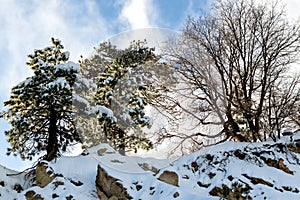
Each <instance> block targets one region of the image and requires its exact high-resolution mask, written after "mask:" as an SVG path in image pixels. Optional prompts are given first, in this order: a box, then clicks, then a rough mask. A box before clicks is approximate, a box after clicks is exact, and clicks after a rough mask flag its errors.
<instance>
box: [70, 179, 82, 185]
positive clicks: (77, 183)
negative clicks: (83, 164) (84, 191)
mask: <svg viewBox="0 0 300 200" xmlns="http://www.w3.org/2000/svg"><path fill="white" fill-rule="evenodd" d="M70 182H71V183H73V185H75V186H81V185H83V183H82V182H81V181H77V182H76V181H73V180H71V181H70Z"/></svg>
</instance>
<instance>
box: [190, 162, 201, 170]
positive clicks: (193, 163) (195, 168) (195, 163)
mask: <svg viewBox="0 0 300 200" xmlns="http://www.w3.org/2000/svg"><path fill="white" fill-rule="evenodd" d="M191 165H192V167H193V169H194V170H193V171H194V172H196V171H198V169H199V166H198V164H197V162H192V164H191Z"/></svg>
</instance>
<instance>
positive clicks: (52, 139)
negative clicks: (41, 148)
mask: <svg viewBox="0 0 300 200" xmlns="http://www.w3.org/2000/svg"><path fill="white" fill-rule="evenodd" d="M56 123H57V116H56V111H55V110H54V108H51V109H50V125H49V131H48V144H47V148H46V150H47V155H46V160H47V161H51V160H53V159H54V158H56V157H57V156H58V155H57V153H58V141H57V133H56V128H57V127H56Z"/></svg>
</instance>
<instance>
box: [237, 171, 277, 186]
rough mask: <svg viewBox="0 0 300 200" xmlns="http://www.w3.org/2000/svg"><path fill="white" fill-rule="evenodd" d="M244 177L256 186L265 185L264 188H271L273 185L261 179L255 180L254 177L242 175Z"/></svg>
mask: <svg viewBox="0 0 300 200" xmlns="http://www.w3.org/2000/svg"><path fill="white" fill-rule="evenodd" d="M242 175H243V176H244V177H246V178H247V179H249V180H250V181H251V183H253V184H254V185H257V184H262V185H266V186H269V187H273V186H274V185H273V183H270V182H268V181H265V180H263V179H261V178H256V177H251V176H248V175H247V174H242Z"/></svg>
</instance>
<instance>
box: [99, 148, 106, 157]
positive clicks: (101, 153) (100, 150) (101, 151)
mask: <svg viewBox="0 0 300 200" xmlns="http://www.w3.org/2000/svg"><path fill="white" fill-rule="evenodd" d="M106 150H107V148H103V149H99V150H98V151H97V153H98V156H104V153H105V151H106Z"/></svg>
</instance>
